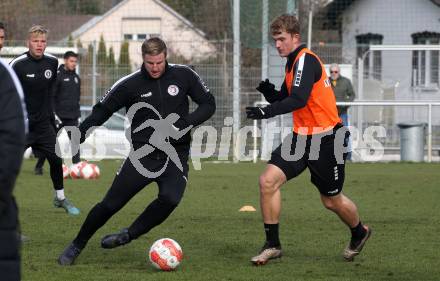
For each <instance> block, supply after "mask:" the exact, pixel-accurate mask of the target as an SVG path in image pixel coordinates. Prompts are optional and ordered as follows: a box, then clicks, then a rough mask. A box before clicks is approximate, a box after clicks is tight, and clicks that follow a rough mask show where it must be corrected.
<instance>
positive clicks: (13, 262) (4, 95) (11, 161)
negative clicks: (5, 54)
mask: <svg viewBox="0 0 440 281" xmlns="http://www.w3.org/2000/svg"><path fill="white" fill-rule="evenodd" d="M23 99H24V97H23V91H22V89H21V85H20V82H19V81H18V79H17V76H16V75H15V73H14V71H13V70H12V69H11V68H10V67H9V66H8V65H6V64H5V63H3V62H2V61H1V60H0V123H1V124H2V125H1V126H0V147H1V148H2V149H1V150H0V158H1V159H2V161H0V273H1V275H0V276H1V277H0V279H1V280H2V281H18V280H20V253H19V243H20V239H19V234H18V210H17V205H16V204H15V199H14V197H13V196H12V190H13V188H14V184H15V179H16V178H17V175H18V172H19V170H20V166H21V162H22V159H23V148H24V143H25V130H26V124H25V120H26V118H27V116H26V109H25V105H24V100H23Z"/></svg>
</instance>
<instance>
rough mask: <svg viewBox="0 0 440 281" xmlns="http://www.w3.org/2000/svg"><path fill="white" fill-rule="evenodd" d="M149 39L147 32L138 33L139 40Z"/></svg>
mask: <svg viewBox="0 0 440 281" xmlns="http://www.w3.org/2000/svg"><path fill="white" fill-rule="evenodd" d="M145 39H147V34H145V33H143V34H138V35H137V40H142V41H143V40H145Z"/></svg>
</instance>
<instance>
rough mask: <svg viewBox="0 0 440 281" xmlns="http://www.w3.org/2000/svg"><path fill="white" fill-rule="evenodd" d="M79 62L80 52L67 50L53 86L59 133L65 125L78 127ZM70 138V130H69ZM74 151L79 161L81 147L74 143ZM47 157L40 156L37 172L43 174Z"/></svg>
mask: <svg viewBox="0 0 440 281" xmlns="http://www.w3.org/2000/svg"><path fill="white" fill-rule="evenodd" d="M77 64H78V54H76V53H74V52H72V51H67V52H66V53H64V64H62V65H60V67H59V68H58V71H57V79H56V82H54V83H55V85H54V87H53V99H54V101H53V104H54V112H55V119H56V120H55V122H56V131H57V133H58V132H59V131H60V130H61V129H63V128H64V127H68V126H74V127H78V123H79V120H78V119H79V117H80V116H81V112H80V105H79V100H80V96H81V79H80V77H79V75H78V74H77V73H76V72H75V70H76V65H77ZM67 135H68V137H69V139H70V138H71V134H70V132H67ZM72 151H77V153H74V155H72V164H77V163H79V162H80V161H81V160H80V155H79V149H77V148H76V147H75V146H74V145H72ZM45 159H46V158H45V157H42V158H38V162H37V164H36V165H35V174H36V175H42V174H43V165H44V160H45Z"/></svg>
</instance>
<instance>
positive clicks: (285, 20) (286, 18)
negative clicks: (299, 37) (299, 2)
mask: <svg viewBox="0 0 440 281" xmlns="http://www.w3.org/2000/svg"><path fill="white" fill-rule="evenodd" d="M283 31H285V32H287V33H290V34H292V35H293V34H299V32H300V28H299V21H298V19H297V18H296V17H295V16H294V15H290V14H282V15H280V16H278V17H277V18H276V19H274V20H273V21H272V23H271V24H270V33H271V34H272V36H273V35H278V34H280V33H281V32H283Z"/></svg>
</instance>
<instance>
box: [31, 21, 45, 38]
mask: <svg viewBox="0 0 440 281" xmlns="http://www.w3.org/2000/svg"><path fill="white" fill-rule="evenodd" d="M48 33H49V30H47V28H45V27H44V26H42V25H38V24H36V25H33V26H31V28H29V30H28V35H29V36H31V35H33V34H48Z"/></svg>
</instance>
